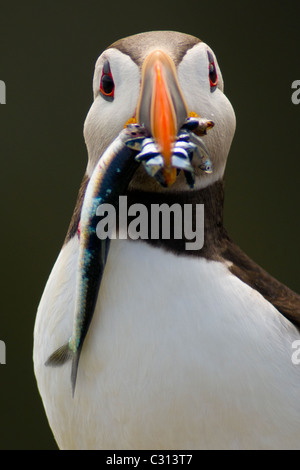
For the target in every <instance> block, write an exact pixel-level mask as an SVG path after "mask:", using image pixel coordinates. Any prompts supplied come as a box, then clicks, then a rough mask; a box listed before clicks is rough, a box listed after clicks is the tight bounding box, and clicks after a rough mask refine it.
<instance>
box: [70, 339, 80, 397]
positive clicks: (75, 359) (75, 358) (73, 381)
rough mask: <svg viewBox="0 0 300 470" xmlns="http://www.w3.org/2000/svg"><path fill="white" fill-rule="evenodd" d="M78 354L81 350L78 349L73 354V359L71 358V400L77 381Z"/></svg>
mask: <svg viewBox="0 0 300 470" xmlns="http://www.w3.org/2000/svg"><path fill="white" fill-rule="evenodd" d="M80 352H81V348H80V349H78V350H77V351H76V352H75V353H73V358H72V370H71V384H72V396H73V398H74V393H75V386H76V379H77V372H78V363H79V358H80Z"/></svg>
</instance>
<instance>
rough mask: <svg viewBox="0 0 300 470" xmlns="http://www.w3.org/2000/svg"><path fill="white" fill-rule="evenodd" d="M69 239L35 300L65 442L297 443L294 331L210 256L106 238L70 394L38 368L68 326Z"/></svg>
mask: <svg viewBox="0 0 300 470" xmlns="http://www.w3.org/2000/svg"><path fill="white" fill-rule="evenodd" d="M77 253H78V240H77V237H74V238H73V239H72V240H71V241H70V242H69V243H68V245H67V246H65V247H64V248H63V250H62V252H61V254H60V256H59V258H58V260H57V262H56V264H55V266H54V268H53V271H52V274H51V276H50V278H49V281H48V284H47V286H46V288H45V292H44V295H43V298H42V300H41V303H40V306H39V311H38V315H37V320H36V327H35V345H34V363H35V372H36V376H37V380H38V385H39V389H40V393H41V395H42V398H43V401H44V406H45V409H46V413H47V416H48V419H49V423H50V426H51V428H52V430H53V433H54V435H55V438H56V440H57V442H58V445H59V446H60V447H61V448H64V449H73V448H77V449H86V448H89V449H92V448H100V449H111V450H112V449H214V448H218V449H224V448H226V449H228V448H230V449H232V448H233V449H238V448H243V449H245V448H265V449H266V448H268V449H269V448H275V449H276V448H277V449H278V448H294V449H295V448H299V447H300V443H299V435H300V400H299V397H300V366H296V365H293V363H292V360H291V356H292V353H293V349H292V342H293V341H294V340H295V339H300V335H299V333H298V331H297V330H296V329H295V328H294V327H293V326H292V325H291V324H290V322H288V321H287V320H286V319H284V318H283V317H282V316H281V315H280V314H279V313H278V312H277V310H276V309H275V308H274V307H273V306H272V305H271V304H269V303H268V302H267V301H265V300H264V298H263V297H262V296H261V295H260V294H258V293H257V292H256V291H254V290H253V289H251V288H250V287H249V286H247V285H246V284H244V283H243V282H241V281H240V280H239V279H237V278H236V277H235V276H233V275H232V274H231V273H230V272H229V270H228V269H227V267H226V266H225V265H224V264H222V263H218V262H211V261H206V260H204V259H196V258H190V257H180V256H175V255H173V254H171V253H167V252H164V251H161V250H159V249H155V248H152V247H150V246H148V245H146V244H145V243H142V242H131V241H127V240H119V241H118V240H113V241H112V243H111V250H110V253H109V257H108V262H107V266H106V269H105V274H104V277H103V281H102V285H101V289H100V295H99V298H98V303H97V308H96V312H95V315H94V318H93V321H92V323H91V326H90V330H89V333H88V335H87V337H86V340H85V343H84V347H83V351H82V355H81V359H80V363H79V372H78V379H77V385H76V390H75V397H74V399H72V391H71V382H70V368H71V364H70V363H68V364H66V365H64V366H62V367H60V368H51V367H45V366H44V363H45V361H46V359H47V358H48V357H49V355H50V354H51V353H52V352H53V351H54V350H55V349H57V348H58V347H59V346H61V345H62V344H64V343H66V341H67V340H68V339H69V337H70V335H71V333H72V321H73V311H74V297H75V294H74V288H75V272H76V262H77Z"/></svg>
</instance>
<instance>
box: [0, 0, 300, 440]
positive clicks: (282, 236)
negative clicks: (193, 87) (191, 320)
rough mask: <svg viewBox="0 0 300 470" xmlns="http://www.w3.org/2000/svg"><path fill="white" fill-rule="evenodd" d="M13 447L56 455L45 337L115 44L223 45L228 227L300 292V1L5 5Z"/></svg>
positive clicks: (5, 211)
mask: <svg viewBox="0 0 300 470" xmlns="http://www.w3.org/2000/svg"><path fill="white" fill-rule="evenodd" d="M0 8H1V10H0V12H1V27H0V80H4V81H5V83H6V87H7V104H6V105H3V106H1V107H0V158H1V188H0V190H1V199H0V201H1V202H0V204H1V212H0V214H1V247H2V250H1V313H0V339H1V340H4V341H5V343H6V347H7V364H6V365H0V449H56V444H55V441H54V439H53V437H52V433H51V431H50V429H49V427H48V423H47V419H46V417H45V414H44V411H43V406H42V402H41V400H40V397H39V394H38V390H37V387H36V383H35V378H34V374H33V365H32V332H33V326H34V320H35V313H36V309H37V306H38V302H39V299H40V296H41V294H42V291H43V288H44V285H45V283H46V280H47V278H48V275H49V273H50V271H51V268H52V266H53V263H54V261H55V259H56V257H57V255H58V252H59V250H60V247H61V244H62V242H63V239H64V236H65V233H66V230H67V227H68V223H69V220H70V217H71V215H72V211H73V207H74V204H75V199H76V195H77V191H78V187H79V184H80V181H81V178H82V175H83V173H84V169H85V165H86V161H87V154H86V149H85V145H84V141H83V136H82V127H83V122H84V119H85V116H86V113H87V111H88V109H89V107H90V105H91V103H92V88H91V82H92V76H93V67H94V63H95V61H96V59H97V57H98V55H99V54H100V53H101V51H102V50H103V49H105V47H107V46H108V45H109V44H111V43H112V42H113V41H115V40H117V39H119V38H121V37H124V36H128V35H131V34H134V33H138V32H142V31H149V30H157V29H168V30H177V31H182V32H186V33H190V34H193V35H195V36H198V37H200V38H201V39H202V40H204V41H205V42H207V43H208V44H209V45H210V46H211V47H212V48H213V49H214V51H215V52H216V54H217V57H218V61H219V64H220V66H221V69H222V72H223V76H224V79H225V92H226V95H227V96H228V98H229V99H230V100H231V102H232V104H233V107H234V108H235V112H236V116H237V131H236V136H235V139H234V142H233V145H232V150H231V153H230V157H229V161H228V165H227V171H226V200H225V203H226V214H225V216H226V217H225V220H226V226H227V228H228V230H229V232H230V234H231V236H232V237H233V238H234V239H235V241H236V242H237V243H238V244H239V245H240V246H241V247H242V248H243V249H244V250H245V251H246V252H247V253H248V254H249V255H250V256H251V257H252V258H253V259H255V260H256V261H257V262H258V263H259V264H261V265H262V266H263V267H264V268H265V269H267V270H268V271H269V272H271V273H272V274H273V275H274V276H275V277H277V278H278V279H280V280H281V281H282V282H284V283H285V284H287V285H288V286H289V287H291V288H292V289H294V290H295V291H297V292H300V279H299V274H298V272H299V271H298V270H299V252H300V249H299V238H300V219H299V204H300V191H299V185H300V150H299V134H300V127H299V125H300V105H298V106H295V105H293V104H292V102H291V95H292V90H291V84H292V82H293V81H294V80H296V79H300V61H299V53H300V32H299V12H300V4H299V2H296V1H285V2H282V1H266V0H264V1H263V2H262V1H259V2H258V1H251V2H250V1H239V2H238V1H235V2H233V1H217V0H214V1H211V2H209V1H205V2H202V1H201V0H200V1H198V2H186V1H185V2H180V1H177V2H174V1H172V2H171V1H156V0H152V1H151V2H146V3H143V2H138V3H137V2H132V3H130V2H124V1H122V2H120V1H118V0H115V1H114V2H111V3H110V2H107V1H105V2H104V1H101V0H98V1H94V0H87V1H84V2H83V1H80V2H71V1H69V0H63V1H61V2H58V1H32V0H27V1H26V2H21V1H13V2H5V3H4V2H3V1H1V2H0Z"/></svg>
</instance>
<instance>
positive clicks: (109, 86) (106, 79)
mask: <svg viewBox="0 0 300 470" xmlns="http://www.w3.org/2000/svg"><path fill="white" fill-rule="evenodd" d="M114 92H115V83H114V79H113V77H112V73H111V70H110V65H109V62H108V60H106V61H105V62H104V64H103V68H102V75H101V80H100V93H101V94H102V96H103V97H104V98H110V99H111V100H112V99H113V98H114Z"/></svg>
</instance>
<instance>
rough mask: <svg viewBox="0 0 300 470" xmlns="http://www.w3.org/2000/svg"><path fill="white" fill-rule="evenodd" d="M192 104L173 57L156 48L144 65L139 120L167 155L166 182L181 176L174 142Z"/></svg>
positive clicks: (164, 159) (171, 182)
mask: <svg viewBox="0 0 300 470" xmlns="http://www.w3.org/2000/svg"><path fill="white" fill-rule="evenodd" d="M187 118H188V108H187V105H186V103H185V100H184V97H183V94H182V92H181V90H180V86H179V83H178V79H177V74H176V68H175V64H174V62H173V60H172V59H171V58H170V57H169V56H168V54H166V53H165V52H164V51H161V50H154V51H153V52H151V53H150V54H149V55H148V56H147V57H146V59H145V61H144V64H143V67H142V83H141V92H140V97H139V102H138V105H137V112H136V119H137V122H138V123H139V124H140V125H142V126H144V127H145V128H146V129H147V131H148V132H149V134H150V135H151V136H152V137H153V139H154V141H155V143H156V146H157V149H158V152H159V154H160V155H161V156H162V158H163V169H162V175H163V178H164V181H165V185H166V186H171V185H172V184H173V183H174V182H175V180H176V176H177V168H176V167H174V166H173V165H172V155H173V149H174V144H175V141H176V138H177V135H178V132H179V129H180V128H181V127H182V125H183V124H184V122H185V121H186V120H187Z"/></svg>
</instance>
